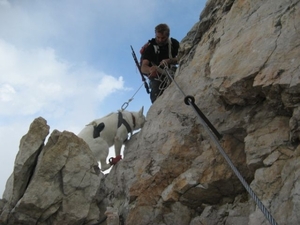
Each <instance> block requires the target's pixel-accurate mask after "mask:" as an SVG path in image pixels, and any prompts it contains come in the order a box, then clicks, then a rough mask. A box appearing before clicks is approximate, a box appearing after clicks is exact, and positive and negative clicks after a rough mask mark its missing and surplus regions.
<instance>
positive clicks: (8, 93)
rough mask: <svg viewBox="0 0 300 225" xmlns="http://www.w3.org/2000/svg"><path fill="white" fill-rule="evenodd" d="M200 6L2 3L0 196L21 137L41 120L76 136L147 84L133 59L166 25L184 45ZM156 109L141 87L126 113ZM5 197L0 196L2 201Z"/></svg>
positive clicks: (171, 2) (134, 0) (166, 0)
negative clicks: (37, 120) (131, 47)
mask: <svg viewBox="0 0 300 225" xmlns="http://www.w3.org/2000/svg"><path fill="white" fill-rule="evenodd" d="M205 3H206V1H202V0H200V1H199V0H160V1H158V0H157V1H153V0H151V1H150V0H143V1H141V0H128V1H120V0H84V1H83V0H81V1H80V0H51V1H47V0H10V1H9V0H0V164H1V170H0V194H2V193H3V191H4V189H5V184H6V181H7V179H8V177H9V176H10V174H11V173H12V171H13V165H14V160H15V157H16V154H17V152H18V150H19V142H20V139H21V137H22V136H23V135H24V134H26V133H27V131H28V128H29V126H30V124H31V122H32V121H33V120H34V119H35V118H37V117H39V116H41V117H43V118H45V119H46V120H47V123H48V125H49V126H50V127H51V130H50V132H52V131H53V130H54V129H58V130H60V131H63V130H68V131H71V132H74V133H75V134H77V133H78V132H79V131H80V130H81V129H82V128H83V127H84V126H85V124H87V123H89V122H90V121H92V120H93V119H96V118H100V117H102V116H104V115H106V114H108V113H110V112H114V111H117V110H118V109H120V108H121V106H122V105H123V103H124V102H127V101H128V100H129V99H131V98H132V97H133V95H134V94H135V93H136V91H137V90H138V88H139V87H140V86H141V85H142V81H141V78H140V75H139V73H138V71H137V69H136V67H135V64H134V61H133V59H132V56H131V50H130V45H132V46H133V48H134V49H135V51H136V54H137V56H138V57H139V50H140V47H141V46H142V45H143V44H144V43H145V42H146V41H147V40H148V39H150V38H152V37H154V27H155V26H156V25H157V24H159V23H167V24H168V25H169V26H170V28H171V36H172V37H174V38H176V39H177V40H178V41H181V40H182V38H184V37H185V36H186V34H187V33H188V31H189V30H190V29H191V28H192V26H193V25H194V24H195V23H196V22H197V21H198V20H199V15H200V13H201V11H202V9H203V8H204V6H205ZM142 106H144V108H145V114H146V113H147V111H148V109H149V107H150V106H151V103H150V99H149V95H148V94H147V93H146V91H145V89H144V87H142V88H141V89H140V90H139V91H138V93H137V94H136V95H135V96H134V98H133V100H132V101H131V102H130V103H129V106H128V107H127V109H128V110H130V111H138V110H139V109H140V108H141V107H142ZM0 198H1V196H0Z"/></svg>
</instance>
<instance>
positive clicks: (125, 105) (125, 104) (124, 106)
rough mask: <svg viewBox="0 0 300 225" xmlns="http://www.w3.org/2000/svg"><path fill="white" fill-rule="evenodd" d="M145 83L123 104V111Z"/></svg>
mask: <svg viewBox="0 0 300 225" xmlns="http://www.w3.org/2000/svg"><path fill="white" fill-rule="evenodd" d="M143 85H144V83H143V84H142V85H141V86H140V87H139V88H138V89H137V91H136V92H135V93H134V94H133V96H132V97H131V98H130V99H128V101H127V102H124V104H123V105H122V106H121V111H124V110H125V109H126V108H127V107H128V105H129V103H130V102H131V101H132V100H133V97H134V96H135V95H136V94H137V93H138V92H139V90H140V89H141V88H142V86H143Z"/></svg>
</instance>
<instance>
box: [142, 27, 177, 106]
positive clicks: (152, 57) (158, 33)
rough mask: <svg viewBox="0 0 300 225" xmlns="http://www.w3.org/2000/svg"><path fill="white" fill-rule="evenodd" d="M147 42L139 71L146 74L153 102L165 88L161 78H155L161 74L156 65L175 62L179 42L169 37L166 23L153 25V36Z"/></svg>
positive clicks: (169, 64)
mask: <svg viewBox="0 0 300 225" xmlns="http://www.w3.org/2000/svg"><path fill="white" fill-rule="evenodd" d="M149 43H150V44H149V46H148V47H147V48H146V49H145V52H144V53H143V60H142V66H141V71H142V73H143V74H147V76H148V78H149V80H150V88H151V93H150V99H151V102H152V103H153V102H154V101H155V100H156V98H157V97H158V96H160V95H161V94H162V92H163V90H164V88H165V87H163V85H164V84H162V81H161V80H162V79H157V77H159V76H161V75H162V74H160V72H159V69H158V67H159V66H165V65H168V66H169V67H170V66H171V65H176V64H177V58H176V57H177V54H178V49H179V42H178V41H177V40H176V39H174V38H170V28H169V26H168V25H167V24H159V25H157V26H156V27H155V38H152V39H151V40H150V41H149Z"/></svg>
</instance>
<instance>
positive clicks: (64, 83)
mask: <svg viewBox="0 0 300 225" xmlns="http://www.w3.org/2000/svg"><path fill="white" fill-rule="evenodd" d="M5 56H6V57H5ZM0 59H1V60H2V62H4V63H3V65H2V66H1V67H0V74H2V75H3V76H1V78H0V84H1V85H0V96H1V98H0V107H1V108H2V109H4V110H1V112H0V115H14V114H18V115H19V114H22V115H33V114H37V113H43V112H44V111H49V110H50V111H51V112H53V111H56V110H57V109H55V108H56V107H57V108H61V107H63V106H64V102H65V99H68V103H69V104H72V102H74V103H75V102H76V101H80V102H81V104H82V105H87V104H93V102H98V103H101V101H103V99H104V98H105V97H107V96H108V95H110V94H111V93H113V92H115V91H117V90H123V89H124V81H123V78H122V77H120V78H118V79H117V78H114V77H113V76H111V75H107V74H105V73H101V72H98V71H96V70H94V69H93V68H90V67H89V66H87V65H71V64H70V63H68V62H63V61H62V60H59V59H58V57H57V55H56V53H55V51H54V50H53V49H51V48H47V49H40V48H38V49H34V50H30V51H26V50H18V49H17V48H15V47H14V46H12V45H10V44H8V43H6V42H4V41H1V40H0ZM92 92H94V93H95V94H91V95H89V93H92ZM85 95H88V96H89V99H90V101H89V100H87V99H86V97H85ZM76 104H77V103H75V105H76ZM69 108H70V107H69ZM87 108H88V106H87ZM60 111H61V110H60Z"/></svg>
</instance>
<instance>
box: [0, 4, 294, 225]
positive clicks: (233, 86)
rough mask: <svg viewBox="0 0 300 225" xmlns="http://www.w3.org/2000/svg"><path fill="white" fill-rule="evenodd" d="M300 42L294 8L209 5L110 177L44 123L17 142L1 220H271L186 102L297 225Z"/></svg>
mask: <svg viewBox="0 0 300 225" xmlns="http://www.w3.org/2000/svg"><path fill="white" fill-rule="evenodd" d="M173 29H176V28H173ZM299 37H300V1H299V0H289V1H279V0H276V1H274V0H265V1H260V0H252V1H245V0H226V1H223V0H216V1H215V0H214V1H213V0H209V1H208V2H207V5H206V7H205V9H204V10H203V12H202V13H201V16H200V21H199V22H198V23H196V24H195V25H194V27H193V28H192V29H191V31H190V32H189V33H188V35H187V36H186V37H185V38H184V39H183V40H182V42H181V47H182V49H181V53H180V57H181V63H180V67H179V68H178V70H177V73H176V76H175V82H173V83H172V84H171V85H170V86H169V88H168V89H167V90H166V91H165V92H164V94H163V95H162V96H161V97H159V99H158V100H157V101H156V102H155V103H154V104H153V105H152V107H151V108H150V110H149V111H148V114H147V122H146V124H145V126H144V127H143V129H142V130H141V131H140V132H139V133H138V134H135V135H134V136H133V137H132V138H131V140H130V141H129V142H128V143H127V144H126V147H125V151H124V157H123V158H124V159H123V160H121V161H120V162H119V163H118V164H117V165H115V166H114V167H113V168H112V170H111V172H110V173H109V174H108V175H103V174H102V173H101V172H100V171H99V169H98V167H97V163H96V162H95V159H94V158H93V156H92V153H91V152H90V150H89V148H88V146H87V145H86V143H84V142H83V141H82V140H81V139H80V138H78V137H77V136H76V135H74V134H72V133H70V132H67V131H64V132H59V131H54V132H53V133H52V134H51V136H50V138H49V139H48V142H47V143H46V144H45V145H44V141H45V138H46V136H47V135H48V133H49V127H48V125H47V124H46V121H45V120H44V119H43V118H37V119H36V120H35V121H34V122H33V123H32V124H31V126H30V129H29V131H28V133H27V134H26V135H25V136H24V137H23V138H22V140H21V142H20V151H19V153H18V155H17V158H16V162H15V167H14V172H13V174H12V176H11V177H10V178H9V180H8V182H7V186H6V190H5V193H4V198H3V199H2V200H1V204H0V210H1V216H0V223H1V224H7V225H12V224H39V225H44V224H45V225H46V224H72V225H73V224H118V223H120V224H126V225H131V224H132V225H136V224H139V225H144V224H145V225H146V224H160V225H171V224H172V225H174V224H176V225H200V224H226V225H229V224H252V225H256V224H269V221H268V220H267V219H266V216H265V215H264V213H262V211H261V210H260V209H259V207H258V206H257V204H256V203H255V201H254V200H253V198H252V197H251V195H249V194H248V192H247V191H246V190H245V188H244V186H243V185H242V184H241V182H240V180H239V179H238V178H237V176H236V174H235V173H234V172H233V170H232V169H231V168H230V166H229V165H228V163H227V161H226V160H225V159H224V157H223V156H222V155H221V154H220V152H219V149H218V147H217V145H216V143H215V142H214V141H213V140H212V139H211V136H210V135H209V133H208V132H207V130H206V129H205V126H203V123H202V121H201V119H200V118H199V117H198V115H197V114H196V112H195V110H193V108H192V107H191V106H188V105H186V104H185V103H184V95H191V96H194V97H195V104H196V105H197V106H198V107H199V108H200V109H201V111H202V112H203V113H204V114H205V115H206V117H207V118H208V119H209V120H210V121H211V123H212V124H213V125H214V126H215V127H216V129H217V130H218V131H219V132H220V133H221V134H222V139H221V140H220V145H221V146H222V148H223V149H224V150H225V152H226V154H227V155H228V156H229V158H230V159H231V161H232V163H233V164H234V165H235V167H236V168H237V169H238V171H239V172H240V174H241V175H242V176H243V178H244V179H245V180H246V181H247V183H248V184H249V185H250V187H251V189H252V190H253V191H254V192H255V193H256V195H257V196H258V198H259V200H260V201H261V202H262V203H263V204H264V206H265V207H266V208H267V209H268V210H269V212H270V214H271V215H272V217H273V218H274V219H275V220H276V221H277V223H278V224H289V225H290V224H299V223H300V214H299V211H300V198H299V196H300V163H299V162H300V146H299V143H300V38H299ZM176 84H177V85H176ZM183 93H184V94H183ZM116 215H119V218H118V216H116ZM116 220H119V221H116Z"/></svg>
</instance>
